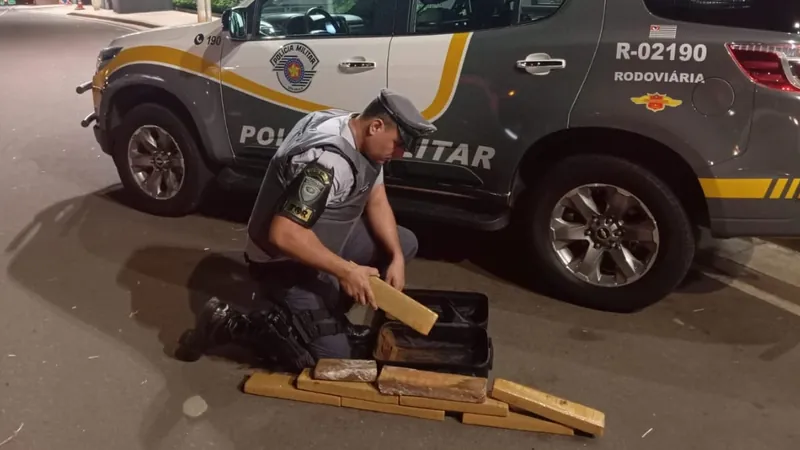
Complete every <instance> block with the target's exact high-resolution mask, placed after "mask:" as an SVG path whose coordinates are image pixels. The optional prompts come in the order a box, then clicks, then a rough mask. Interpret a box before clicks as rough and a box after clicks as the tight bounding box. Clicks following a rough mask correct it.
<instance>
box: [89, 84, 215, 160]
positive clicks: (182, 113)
mask: <svg viewBox="0 0 800 450" xmlns="http://www.w3.org/2000/svg"><path fill="white" fill-rule="evenodd" d="M120 81H121V82H119V83H115V84H113V86H114V87H113V89H107V90H106V92H105V95H104V96H103V101H102V103H101V106H100V114H99V116H100V117H101V118H103V119H102V120H103V123H102V128H103V129H104V130H106V131H107V132H108V136H109V137H108V139H109V145H110V147H111V148H113V146H114V139H115V133H114V130H115V129H116V128H117V127H119V125H120V124H121V123H122V120H123V117H124V116H125V114H126V113H127V112H128V111H130V110H131V109H132V108H134V107H136V106H137V105H141V104H144V103H155V104H158V105H160V106H163V107H165V108H167V109H169V110H170V111H172V112H173V113H174V114H175V115H177V116H178V117H179V118H180V119H181V121H182V122H183V123H184V124H185V125H186V127H187V128H188V129H189V132H190V133H191V134H192V137H193V138H194V139H195V142H196V143H197V145H198V147H199V149H200V154H201V155H202V156H203V159H204V161H205V163H206V165H207V166H208V167H209V168H210V169H212V170H215V171H216V170H217V169H219V168H220V167H221V166H222V162H221V161H218V160H217V159H216V158H215V157H214V155H213V153H212V152H210V151H209V150H208V149H209V148H211V146H210V144H209V143H210V142H211V141H210V138H209V136H208V135H207V134H206V133H205V132H204V131H203V129H202V128H200V127H198V126H197V120H196V118H195V117H194V115H193V113H192V112H191V111H190V110H189V108H188V107H187V106H186V104H185V103H184V102H183V101H182V100H181V99H180V98H179V97H178V95H176V94H175V93H173V92H171V91H170V90H169V89H167V88H166V82H165V81H164V80H160V79H158V78H155V77H146V78H138V79H134V80H124V81H123V80H120Z"/></svg>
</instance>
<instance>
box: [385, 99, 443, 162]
mask: <svg viewBox="0 0 800 450" xmlns="http://www.w3.org/2000/svg"><path fill="white" fill-rule="evenodd" d="M378 101H380V103H381V105H383V107H384V108H385V109H386V112H387V113H389V115H390V116H392V119H394V121H395V122H397V125H398V126H399V128H400V135H401V137H402V139H403V141H404V142H405V144H406V148H407V149H411V148H413V147H414V144H415V141H416V140H417V139H419V138H420V137H422V136H426V135H429V134H431V133H433V132H435V131H436V130H437V128H436V126H435V125H434V124H432V123H430V122H429V121H427V120H426V119H425V118H424V117H422V114H421V113H420V112H419V110H417V108H416V107H415V106H414V104H413V103H411V100H409V99H408V98H406V97H405V96H403V95H400V94H398V93H397V92H394V91H391V90H389V89H381V92H380V94H379V95H378Z"/></svg>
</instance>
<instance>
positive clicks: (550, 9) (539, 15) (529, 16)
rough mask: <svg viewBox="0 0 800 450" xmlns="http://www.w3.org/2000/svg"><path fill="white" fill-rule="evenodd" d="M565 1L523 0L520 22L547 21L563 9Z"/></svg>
mask: <svg viewBox="0 0 800 450" xmlns="http://www.w3.org/2000/svg"><path fill="white" fill-rule="evenodd" d="M564 1H565V0H522V2H521V3H522V5H521V6H520V11H519V22H520V23H528V22H536V21H537V20H542V19H546V18H548V17H550V16H552V15H553V14H555V13H556V12H558V9H559V8H561V5H563V4H564Z"/></svg>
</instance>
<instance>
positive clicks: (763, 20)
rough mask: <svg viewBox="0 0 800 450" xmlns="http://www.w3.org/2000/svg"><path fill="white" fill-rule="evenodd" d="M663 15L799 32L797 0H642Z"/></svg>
mask: <svg viewBox="0 0 800 450" xmlns="http://www.w3.org/2000/svg"><path fill="white" fill-rule="evenodd" d="M644 3H645V5H647V8H648V9H649V10H650V12H652V13H653V14H655V15H657V16H660V17H663V18H665V19H671V20H680V21H685V22H694V23H702V24H706V25H721V26H726V27H737V28H751V29H757V30H767V31H779V32H783V33H794V34H798V35H800V0H644Z"/></svg>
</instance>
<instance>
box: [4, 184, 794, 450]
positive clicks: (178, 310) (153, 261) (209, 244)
mask: <svg viewBox="0 0 800 450" xmlns="http://www.w3.org/2000/svg"><path fill="white" fill-rule="evenodd" d="M250 205H251V203H249V201H248V200H247V199H244V198H242V199H241V200H238V199H232V198H228V199H227V200H225V201H224V202H222V203H221V204H219V203H216V202H211V203H210V205H209V206H208V207H207V208H205V209H204V215H207V216H210V217H206V218H204V217H197V216H194V217H185V218H178V219H174V218H163V217H154V216H149V215H146V214H142V213H140V212H138V211H135V210H133V209H131V208H130V207H128V206H125V204H124V197H121V196H120V194H119V191H117V189H116V188H113V189H108V190H103V191H99V192H96V193H93V194H90V195H87V196H85V197H78V198H73V199H69V200H65V201H62V202H59V203H56V204H55V205H52V206H50V207H48V208H46V209H45V210H43V211H41V212H40V213H39V214H37V216H36V217H35V218H34V220H33V221H32V222H31V223H30V224H29V225H28V226H27V227H26V228H25V229H23V230H21V231H20V232H19V233H18V235H17V236H16V237H15V239H14V240H13V241H12V243H11V244H10V245H9V246H8V248H6V253H7V254H10V255H11V258H10V262H9V266H8V269H7V271H8V275H9V278H10V279H11V280H12V281H13V282H16V283H19V284H20V285H22V286H23V287H24V288H25V289H27V290H29V291H31V292H33V293H34V294H36V295H37V296H39V297H41V298H42V299H43V300H44V301H45V302H47V303H48V304H50V305H52V306H53V307H55V308H56V311H57V314H60V315H62V316H64V317H68V318H71V319H73V320H75V319H77V321H78V323H80V324H82V325H83V326H86V327H88V328H90V329H93V330H98V331H100V332H102V333H103V334H105V335H106V336H109V337H112V338H113V339H114V340H117V341H119V342H121V343H123V344H125V345H126V346H128V347H130V348H132V349H134V350H135V351H136V352H137V353H138V354H139V355H141V356H142V357H144V358H145V359H146V360H147V361H148V363H149V364H150V365H151V366H153V367H155V368H157V370H159V371H160V372H161V373H163V376H164V380H165V386H164V388H163V389H162V390H161V391H160V392H159V393H158V394H157V396H156V398H155V400H154V401H153V403H152V404H151V406H150V408H149V410H148V411H147V413H146V414H145V420H144V423H143V425H142V427H143V428H142V440H143V446H144V448H158V447H160V446H161V445H166V442H167V440H168V439H169V438H170V435H171V434H172V432H173V430H174V429H175V428H176V427H177V426H179V425H180V424H181V423H182V421H183V420H185V419H184V415H183V413H182V405H183V402H184V400H186V399H187V398H188V397H191V396H193V395H201V396H202V397H203V398H204V399H205V400H206V402H207V403H208V405H209V408H208V411H207V412H206V414H204V415H203V416H202V417H203V420H204V421H207V422H210V423H212V424H213V426H214V427H215V429H217V430H219V431H220V433H221V434H223V435H224V436H226V437H227V438H228V439H230V441H231V442H232V444H233V446H234V447H235V448H251V446H252V445H253V444H255V443H259V442H262V443H263V438H264V436H263V432H264V430H263V428H261V427H258V426H254V427H243V426H242V423H241V421H242V419H241V417H247V415H246V414H245V415H243V413H242V410H243V409H245V410H248V411H247V412H249V413H251V414H258V413H259V411H261V414H263V413H264V411H263V409H264V403H259V402H256V401H252V402H249V403H248V401H247V400H242V396H241V394H240V391H239V385H240V382H241V380H242V378H243V376H244V375H245V374H246V373H247V372H248V369H249V368H250V367H251V366H252V364H253V363H254V360H253V359H252V357H251V356H250V355H248V354H247V353H245V352H238V351H233V349H220V351H219V352H218V353H217V354H216V356H217V358H224V359H225V360H228V361H232V362H233V363H238V364H239V367H238V368H237V367H232V366H231V365H230V364H219V363H218V361H216V362H217V363H215V360H216V359H217V358H215V357H213V356H214V355H212V357H211V358H203V359H201V360H200V361H198V362H196V363H191V364H187V363H183V362H179V361H177V360H175V359H173V358H172V356H171V355H172V352H173V351H174V349H175V345H176V342H177V341H178V338H179V336H180V335H181V334H182V333H183V332H184V331H185V330H187V329H189V328H191V327H192V325H193V323H194V319H195V313H196V311H197V310H198V308H199V306H200V305H201V304H202V303H203V302H205V301H206V300H208V299H209V298H211V297H212V296H218V297H220V298H222V299H224V300H226V301H230V302H234V303H237V304H241V305H243V306H245V307H247V306H252V292H253V286H252V283H251V281H250V280H249V277H248V274H247V270H246V266H245V265H244V263H243V261H242V259H241V250H242V246H243V244H244V241H243V237H244V227H243V224H244V223H245V222H244V221H246V218H247V216H248V215H249V208H250ZM220 212H224V214H220ZM242 219H244V220H242ZM407 224H408V225H409V226H410V227H412V229H414V231H415V232H417V234H418V235H419V236H420V241H421V242H422V247H423V251H422V254H421V255H420V256H422V257H428V258H433V257H436V258H441V259H449V260H454V261H463V260H465V259H469V260H472V261H478V262H476V265H478V266H479V267H482V268H483V267H485V266H484V264H487V265H488V263H484V262H483V260H481V257H485V258H489V257H491V256H492V253H493V252H488V253H489V255H488V256H482V254H481V253H480V252H478V253H472V251H474V248H473V246H471V245H465V242H466V243H477V242H481V244H482V245H481V246H482V247H483V248H484V249H486V248H489V249H493V248H498V247H497V244H496V243H494V242H492V241H487V240H485V239H486V238H483V237H469V234H461V233H462V232H460V231H457V230H452V229H442V228H438V230H439V231H436V230H437V228H435V227H428V226H421V227H416V226H413V225H412V224H410V223H407ZM464 233H466V232H464ZM498 237H499V235H498ZM445 244H447V245H445ZM449 245H452V247H450V246H449ZM448 249H449V250H448ZM498 253H499V252H498ZM501 255H502V254H501ZM495 257H496V256H495ZM500 259H502V258H500ZM489 260H490V261H491V259H489ZM489 267H491V266H490V265H489ZM500 267H506V269H505V270H509V269H508V268H507V266H502V265H501V266H500ZM498 270H499V275H496V276H498V277H500V278H502V279H508V278H509V277H510V276H509V273H512V274H513V272H503V270H502V269H498ZM486 271H487V273H493V272H492V271H491V270H490V269H486ZM712 284H713V283H712ZM718 287H719V288H721V286H718ZM531 303H535V302H531V301H530V299H527V300H526V299H514V300H511V299H502V298H501V299H496V300H495V301H494V302H493V307H496V308H499V309H500V310H505V311H517V312H519V313H521V314H523V315H524V316H532V317H537V318H540V319H542V320H552V321H560V322H570V326H574V327H575V328H576V329H577V328H580V327H587V326H590V327H592V328H594V329H597V330H609V331H614V332H620V331H622V332H626V333H633V334H641V335H650V336H658V337H666V338H669V339H679V340H687V341H694V340H702V341H703V342H711V343H717V342H724V343H741V344H752V345H772V346H774V347H773V348H772V352H773V354H772V355H767V356H766V357H762V358H763V359H765V360H768V359H769V358H776V357H777V356H779V355H780V354H784V353H785V352H787V351H788V350H790V349H791V348H793V347H794V346H796V345H797V342H796V340H792V339H789V337H791V336H794V337H795V338H797V337H798V335H797V333H794V334H791V333H789V332H788V331H787V329H786V327H791V326H793V324H796V322H791V323H790V321H788V320H786V321H784V325H785V327H784V326H778V327H776V326H774V325H772V324H770V325H772V326H760V325H759V320H766V319H764V318H765V317H767V313H765V312H764V310H763V309H764V308H770V306H769V305H764V304H760V303H756V302H753V305H749V306H745V307H739V306H732V305H726V304H720V305H717V307H718V308H719V309H720V310H721V314H727V315H730V316H732V319H731V320H729V321H723V322H725V323H727V324H726V325H725V326H724V327H723V328H720V327H721V325H718V322H719V320H718V318H717V319H713V320H710V319H703V318H702V317H701V315H696V317H697V318H696V319H695V320H696V322H694V323H692V322H690V321H689V320H690V319H685V321H686V322H687V324H688V325H692V324H694V325H696V326H697V327H698V328H699V329H701V330H702V331H703V334H701V335H699V336H698V335H696V334H689V333H685V332H684V333H682V332H676V330H675V329H674V327H673V328H668V327H664V326H653V324H652V323H649V322H648V321H640V322H642V323H640V324H638V325H635V326H632V325H631V323H630V322H631V320H630V319H628V318H624V317H622V318H620V316H619V315H606V314H600V313H598V314H594V313H590V312H586V313H579V314H563V309H560V308H562V307H561V306H558V305H557V302H553V303H554V304H556V305H555V306H553V307H552V308H550V309H542V310H538V309H535V307H534V305H531ZM580 311H581V310H579V312H580ZM736 311H739V312H738V313H737V312H736ZM573 312H574V311H573ZM524 316H521V317H522V318H520V319H518V321H524V320H526V319H524ZM745 316H746V317H745ZM759 318H761V319H759ZM753 319H755V320H753ZM745 320H747V321H750V322H753V323H754V324H753V326H752V327H749V328H750V329H749V330H748V332H747V333H742V332H741V330H740V329H737V326H741V324H742V323H743V322H744V321H745ZM572 322H574V325H573V323H572ZM520 323H522V322H520ZM762 325H763V324H762ZM154 334H155V335H154ZM499 334H500V335H502V334H503V333H499ZM587 336H589V335H583V334H581V333H577V332H576V336H575V337H574V338H575V339H578V340H581V339H586V338H587ZM787 336H788V337H787ZM498 342H501V343H502V344H503V345H509V346H519V345H524V343H518V342H506V341H505V340H504V338H502V337H501V338H500V339H498ZM625 375H626V376H638V377H642V378H647V377H649V376H652V375H650V374H648V373H626V374H625ZM666 382H667V383H671V382H674V381H669V380H666ZM245 398H247V397H245ZM234 412H235V413H234ZM308 412H309V410H307V409H302V407H296V408H291V409H289V410H288V411H286V412H282V413H281V417H280V418H278V417H273V419H272V420H273V421H283V422H292V421H303V414H304V413H308ZM342 420H343V421H344V419H342ZM344 425H345V424H344V423H343V426H344ZM312 426H313V425H312ZM248 430H249V431H248ZM320 431H321V432H324V430H320ZM298 446H299V447H302V445H301V444H300V443H298Z"/></svg>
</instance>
